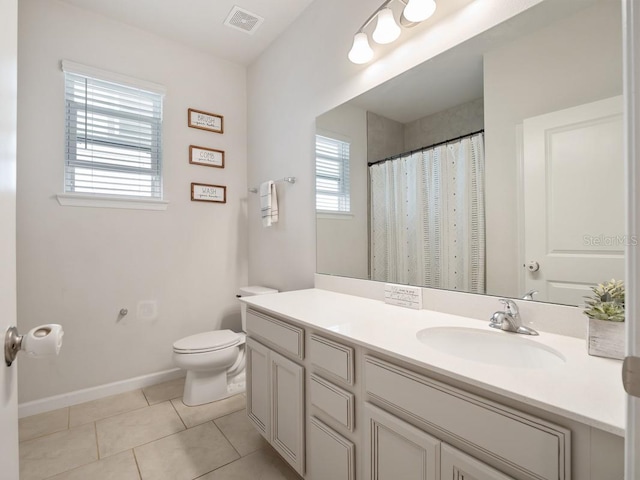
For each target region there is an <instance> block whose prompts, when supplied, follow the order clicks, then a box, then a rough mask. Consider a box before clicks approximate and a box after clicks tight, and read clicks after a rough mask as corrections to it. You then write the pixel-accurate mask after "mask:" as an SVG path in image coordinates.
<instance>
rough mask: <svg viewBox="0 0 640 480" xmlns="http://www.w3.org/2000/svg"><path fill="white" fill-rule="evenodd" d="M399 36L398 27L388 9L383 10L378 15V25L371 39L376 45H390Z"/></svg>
mask: <svg viewBox="0 0 640 480" xmlns="http://www.w3.org/2000/svg"><path fill="white" fill-rule="evenodd" d="M399 36H400V27H399V26H398V24H397V23H396V21H395V19H394V18H393V11H392V10H391V9H390V8H388V7H387V8H383V9H382V10H380V12H379V13H378V23H377V25H376V29H375V30H374V31H373V35H372V37H373V39H374V40H375V42H376V43H380V44H385V43H391V42H393V41H394V40H395V39H396V38H398V37H399Z"/></svg>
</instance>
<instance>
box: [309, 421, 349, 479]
mask: <svg viewBox="0 0 640 480" xmlns="http://www.w3.org/2000/svg"><path fill="white" fill-rule="evenodd" d="M308 471H309V476H310V478H313V479H319V480H321V479H331V480H355V478H356V476H355V446H354V445H353V443H351V442H350V441H349V440H347V439H346V438H344V437H343V436H342V435H340V434H338V433H336V432H335V431H333V430H332V429H331V428H329V427H327V426H326V425H325V424H324V423H322V422H321V421H320V420H318V419H317V418H315V417H310V420H309V467H308Z"/></svg>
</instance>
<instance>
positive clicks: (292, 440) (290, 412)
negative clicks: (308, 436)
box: [269, 350, 304, 475]
mask: <svg viewBox="0 0 640 480" xmlns="http://www.w3.org/2000/svg"><path fill="white" fill-rule="evenodd" d="M269 357H270V364H271V445H272V446H273V448H275V449H276V450H277V451H278V453H280V455H282V456H283V457H284V458H285V459H286V460H287V461H288V462H289V463H290V464H291V466H292V467H293V468H294V469H295V470H296V471H297V472H298V473H299V474H300V475H304V368H303V367H301V366H300V365H298V364H296V363H294V362H292V361H291V360H289V359H287V358H285V357H283V356H282V355H279V354H278V353H276V352H274V351H273V350H271V351H270V352H269Z"/></svg>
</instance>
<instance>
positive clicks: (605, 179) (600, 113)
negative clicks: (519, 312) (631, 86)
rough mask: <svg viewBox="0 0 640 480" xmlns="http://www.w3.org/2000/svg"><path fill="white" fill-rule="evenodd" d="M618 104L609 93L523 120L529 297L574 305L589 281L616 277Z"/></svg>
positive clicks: (620, 233)
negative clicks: (605, 95) (601, 97)
mask: <svg viewBox="0 0 640 480" xmlns="http://www.w3.org/2000/svg"><path fill="white" fill-rule="evenodd" d="M622 106H623V101H622V97H614V98H609V99H605V100H600V101H597V102H593V103H588V104H584V105H579V106H576V107H573V108H568V109H565V110H560V111H556V112H552V113H548V114H545V115H541V116H538V117H533V118H529V119H526V120H525V121H524V122H523V146H524V161H523V168H522V171H523V182H524V210H525V212H524V214H525V220H524V230H525V231H524V257H525V258H524V259H523V260H524V265H523V266H524V267H525V288H526V290H538V292H539V294H538V295H537V296H536V297H534V298H536V299H537V300H542V301H547V302H553V303H562V304H567V305H582V304H584V298H583V297H584V296H585V295H588V294H589V293H590V291H589V287H590V286H592V285H595V284H597V283H602V282H604V281H607V280H610V279H612V278H615V279H616V280H622V279H623V278H624V251H625V244H626V242H627V238H626V237H625V236H624V233H625V214H624V212H625V190H624V185H625V180H624V178H625V177H624V153H623V147H624V142H623V119H622ZM629 240H630V239H629ZM534 262H535V263H534Z"/></svg>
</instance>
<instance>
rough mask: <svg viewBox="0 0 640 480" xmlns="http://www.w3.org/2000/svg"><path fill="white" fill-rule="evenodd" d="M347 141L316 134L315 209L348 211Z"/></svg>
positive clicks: (349, 207) (349, 206) (349, 209)
mask: <svg viewBox="0 0 640 480" xmlns="http://www.w3.org/2000/svg"><path fill="white" fill-rule="evenodd" d="M349 197H350V194H349V142H345V141H342V140H337V139H335V138H329V137H326V136H323V135H316V210H318V211H324V212H340V213H349V212H350V211H351V205H350V203H351V202H350V198H349Z"/></svg>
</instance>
